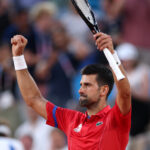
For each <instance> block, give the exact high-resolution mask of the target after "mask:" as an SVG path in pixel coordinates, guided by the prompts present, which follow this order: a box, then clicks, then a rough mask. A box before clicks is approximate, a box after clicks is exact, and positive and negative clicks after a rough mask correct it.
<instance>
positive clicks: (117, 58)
mask: <svg viewBox="0 0 150 150" xmlns="http://www.w3.org/2000/svg"><path fill="white" fill-rule="evenodd" d="M113 57H114V59H115V61H116V64H117V65H118V66H120V65H121V61H120V59H119V57H118V55H117V52H116V51H115V52H114V54H113Z"/></svg>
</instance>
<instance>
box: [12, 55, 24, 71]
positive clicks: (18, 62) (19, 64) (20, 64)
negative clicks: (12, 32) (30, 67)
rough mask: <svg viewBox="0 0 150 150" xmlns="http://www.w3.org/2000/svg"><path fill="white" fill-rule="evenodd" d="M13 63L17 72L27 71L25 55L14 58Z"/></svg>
mask: <svg viewBox="0 0 150 150" xmlns="http://www.w3.org/2000/svg"><path fill="white" fill-rule="evenodd" d="M13 61H14V67H15V70H23V69H27V64H26V61H25V58H24V55H21V56H14V57H13Z"/></svg>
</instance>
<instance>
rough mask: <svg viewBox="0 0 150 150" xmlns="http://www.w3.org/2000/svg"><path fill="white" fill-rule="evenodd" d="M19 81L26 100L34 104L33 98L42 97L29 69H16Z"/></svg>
mask: <svg viewBox="0 0 150 150" xmlns="http://www.w3.org/2000/svg"><path fill="white" fill-rule="evenodd" d="M16 75H17V82H18V85H19V88H20V91H21V94H22V96H23V99H24V100H25V102H26V103H27V104H29V105H32V100H33V99H35V98H38V97H39V98H41V97H42V96H41V93H40V91H39V89H38V87H37V85H36V84H35V82H34V80H33V78H32V77H31V75H30V74H29V72H28V70H27V69H24V70H19V71H16Z"/></svg>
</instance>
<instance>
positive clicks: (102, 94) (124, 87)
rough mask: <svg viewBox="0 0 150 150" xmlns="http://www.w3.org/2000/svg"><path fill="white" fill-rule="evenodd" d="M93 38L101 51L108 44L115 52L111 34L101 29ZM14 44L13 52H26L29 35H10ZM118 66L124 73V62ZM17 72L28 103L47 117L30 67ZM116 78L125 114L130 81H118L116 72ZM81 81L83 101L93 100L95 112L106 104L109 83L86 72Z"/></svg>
mask: <svg viewBox="0 0 150 150" xmlns="http://www.w3.org/2000/svg"><path fill="white" fill-rule="evenodd" d="M94 39H95V41H96V42H95V44H96V46H97V47H98V49H99V51H103V49H104V48H108V49H109V50H110V52H111V53H112V54H113V53H114V49H113V43H112V39H111V37H110V36H109V35H106V34H104V33H101V32H100V33H97V34H95V35H94ZM11 44H12V54H13V56H20V55H22V54H23V52H24V48H25V46H26V45H27V39H26V38H25V37H23V36H21V35H16V36H14V37H13V38H12V39H11ZM119 67H120V69H121V71H122V73H123V74H124V75H125V71H124V69H123V67H122V66H121V65H120V66H119ZM16 76H17V81H18V85H19V88H20V91H21V94H22V96H23V99H24V101H25V102H26V104H27V105H28V106H30V107H32V108H33V109H34V110H35V111H36V112H37V113H38V114H39V115H41V116H42V117H44V118H45V119H47V113H46V103H47V100H46V99H45V98H44V97H43V96H42V95H41V93H40V91H39V89H38V87H37V85H36V83H35V81H34V80H33V78H32V77H31V75H30V74H29V72H28V70H27V69H24V70H19V71H16ZM125 76H126V75H125ZM114 80H115V83H116V86H117V89H118V94H117V104H118V106H119V109H120V111H121V113H122V114H123V115H125V114H127V113H128V112H129V111H130V107H131V93H130V85H129V82H128V79H127V77H126V78H124V79H122V80H121V81H117V80H116V77H115V75H114ZM80 84H81V88H80V90H79V94H80V102H82V101H83V100H88V103H89V104H91V105H89V104H88V103H87V104H86V105H85V106H86V107H87V112H88V115H89V116H91V115H94V114H96V113H97V112H99V111H100V110H102V109H103V108H104V107H105V106H106V105H107V103H106V97H107V93H108V90H109V87H108V86H107V85H106V86H101V87H99V86H98V84H97V82H96V75H83V76H82V79H81V82H80Z"/></svg>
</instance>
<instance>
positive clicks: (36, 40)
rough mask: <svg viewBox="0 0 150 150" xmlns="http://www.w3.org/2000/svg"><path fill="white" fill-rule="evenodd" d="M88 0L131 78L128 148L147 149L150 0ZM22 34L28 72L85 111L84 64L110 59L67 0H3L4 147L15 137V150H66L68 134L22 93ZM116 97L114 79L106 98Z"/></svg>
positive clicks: (51, 95) (47, 90) (48, 91)
mask: <svg viewBox="0 0 150 150" xmlns="http://www.w3.org/2000/svg"><path fill="white" fill-rule="evenodd" d="M89 3H90V4H91V6H92V9H93V10H94V12H95V15H96V19H97V21H98V25H99V27H100V29H101V31H102V32H104V33H107V34H110V35H111V36H112V38H113V42H114V48H115V50H117V52H118V55H119V57H120V59H121V61H122V64H123V66H124V68H125V69H126V73H127V76H128V79H129V82H130V85H131V92H132V125H131V132H130V141H129V145H128V147H127V150H149V149H150V28H149V27H150V1H149V0H141V1H139V0H132V1H131V0H89ZM16 34H21V35H23V36H25V37H26V38H27V39H28V44H27V47H26V49H25V51H24V55H25V58H26V62H27V64H28V69H29V72H30V73H31V75H32V76H33V77H34V79H35V81H36V83H37V84H38V87H39V88H40V91H41V92H42V94H43V95H44V97H45V98H46V99H48V100H50V101H51V102H53V103H54V104H55V105H57V106H61V107H67V108H70V109H75V110H79V111H84V109H82V108H80V107H79V106H78V98H79V94H78V89H79V87H80V78H81V75H80V69H81V68H82V67H84V66H85V65H88V64H91V63H101V64H104V65H107V60H106V58H105V56H104V54H103V53H102V52H101V53H100V52H99V51H97V49H96V47H95V44H94V40H93V36H92V34H91V33H90V31H89V29H88V27H87V26H86V25H85V23H84V22H83V21H82V19H81V18H80V16H78V14H77V13H76V11H75V10H74V8H73V6H72V4H71V2H70V1H69V0H63V1H59V0H55V1H54V0H0V150H7V149H5V147H6V145H8V144H10V143H11V144H12V145H9V148H10V149H11V150H13V149H15V148H16V150H43V149H44V150H67V140H66V137H65V135H64V134H63V133H62V132H61V131H59V130H58V129H55V128H53V127H48V126H46V125H45V121H44V120H43V119H42V118H40V117H39V116H38V115H37V114H35V113H34V112H33V111H32V110H30V108H27V107H26V105H25V104H24V102H23V100H22V97H21V95H20V91H19V88H18V86H17V82H16V76H15V71H14V67H13V62H12V54H11V44H10V39H11V37H13V36H14V35H16ZM115 98H116V87H115V86H114V88H113V91H112V93H111V94H110V96H109V98H108V103H109V104H110V105H111V106H113V105H114V102H115ZM7 122H8V123H7ZM10 137H12V138H10ZM1 143H3V144H1ZM1 146H3V148H2V149H1ZM13 147H14V148H13Z"/></svg>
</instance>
